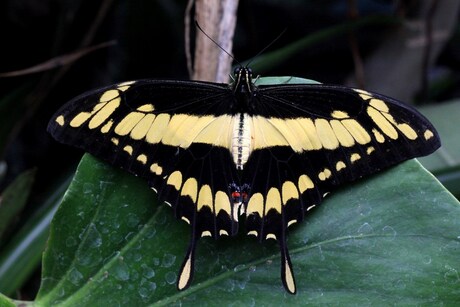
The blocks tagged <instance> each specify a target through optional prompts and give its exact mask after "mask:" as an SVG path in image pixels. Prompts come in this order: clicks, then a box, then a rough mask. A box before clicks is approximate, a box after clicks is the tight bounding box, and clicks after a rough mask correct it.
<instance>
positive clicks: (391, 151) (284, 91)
mask: <svg viewBox="0 0 460 307" xmlns="http://www.w3.org/2000/svg"><path fill="white" fill-rule="evenodd" d="M254 99H255V100H256V101H255V102H254V106H255V108H256V109H255V110H254V115H253V117H252V121H253V122H252V125H251V126H252V127H253V128H252V129H253V138H254V151H253V152H252V154H251V156H250V158H249V160H248V162H247V164H246V165H245V169H244V175H243V179H242V182H243V183H248V184H249V185H250V186H251V191H250V193H249V201H248V203H247V208H246V215H247V219H246V228H247V231H248V234H249V235H254V236H257V237H258V238H259V239H260V240H263V239H275V240H278V241H279V243H280V248H281V255H282V271H281V275H282V279H283V283H284V285H285V287H286V289H287V290H288V291H290V292H292V293H294V292H295V281H294V278H293V274H292V268H291V264H290V259H289V254H288V253H287V249H286V242H285V240H286V228H287V227H288V226H290V225H291V224H294V223H296V222H300V221H302V220H303V219H304V217H305V215H306V214H307V213H308V211H309V210H310V209H312V208H313V207H315V206H317V205H319V204H320V203H321V201H322V199H323V197H324V196H325V195H326V194H327V193H329V192H330V191H332V190H333V189H335V188H336V187H337V186H340V185H342V184H344V183H347V182H351V181H354V180H356V179H358V178H361V177H364V176H367V175H370V174H373V173H375V172H377V171H379V170H382V169H385V168H388V167H390V166H392V165H394V164H397V163H399V162H402V161H404V160H407V159H411V158H414V157H418V156H423V155H427V154H429V153H431V152H433V151H434V150H436V149H437V148H438V147H439V146H440V141H439V136H438V134H437V132H436V130H435V129H434V127H433V126H432V125H431V124H430V123H429V122H428V120H426V119H425V117H423V116H422V115H421V114H420V113H419V112H417V111H416V110H415V109H414V108H412V107H410V106H407V105H405V104H402V103H400V102H398V101H396V100H394V99H391V98H389V97H385V96H383V95H378V94H374V93H369V92H366V91H363V90H354V89H350V88H346V87H339V86H328V85H295V86H292V85H285V86H267V87H262V86H261V87H259V88H258V89H257V92H256V94H255V95H254Z"/></svg>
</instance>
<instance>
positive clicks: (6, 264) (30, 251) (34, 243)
mask: <svg viewBox="0 0 460 307" xmlns="http://www.w3.org/2000/svg"><path fill="white" fill-rule="evenodd" d="M70 179H72V178H69V179H68V180H60V181H59V182H60V185H59V186H56V187H54V189H52V192H49V191H46V190H45V191H41V192H42V193H43V194H44V195H46V197H45V198H43V199H40V198H38V199H36V202H34V204H35V205H36V206H37V207H39V208H40V209H39V210H38V211H37V212H36V213H35V214H33V215H32V216H31V217H30V218H29V219H28V220H27V222H26V223H25V224H24V226H22V228H21V229H20V230H19V231H17V232H15V235H14V236H13V237H12V238H11V239H10V240H9V241H8V244H7V245H6V246H4V247H2V250H1V251H0V292H2V293H3V294H6V295H12V294H14V293H15V291H17V289H19V288H20V287H21V286H22V285H23V284H24V283H25V282H26V281H27V279H28V278H29V277H30V275H31V274H32V273H33V272H35V271H36V270H37V268H38V267H39V265H40V262H41V258H42V253H43V250H44V249H45V244H46V241H47V239H48V233H49V227H50V222H51V219H52V218H53V216H54V213H55V212H56V210H57V208H58V206H59V204H60V203H61V199H62V196H63V195H64V192H65V191H66V190H67V188H68V186H69V183H70ZM0 306H2V305H1V304H0Z"/></svg>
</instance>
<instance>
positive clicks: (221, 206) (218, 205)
mask: <svg viewBox="0 0 460 307" xmlns="http://www.w3.org/2000/svg"><path fill="white" fill-rule="evenodd" d="M214 206H215V210H216V211H215V215H217V214H219V212H220V211H221V210H223V211H224V212H225V213H227V214H228V215H229V216H232V209H231V207H230V199H229V198H228V195H227V194H226V193H224V192H222V191H217V192H216V197H215V198H214Z"/></svg>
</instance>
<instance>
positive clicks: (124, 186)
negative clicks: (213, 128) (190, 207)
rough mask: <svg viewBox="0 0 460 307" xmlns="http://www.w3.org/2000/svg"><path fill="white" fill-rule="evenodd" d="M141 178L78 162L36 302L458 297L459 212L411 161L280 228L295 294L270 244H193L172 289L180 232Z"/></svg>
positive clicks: (184, 231) (182, 244)
mask: <svg viewBox="0 0 460 307" xmlns="http://www.w3.org/2000/svg"><path fill="white" fill-rule="evenodd" d="M173 215H174V214H173V212H172V210H171V209H170V208H169V207H167V206H166V205H164V204H157V203H156V198H155V194H154V193H153V192H151V191H150V190H149V189H148V188H147V185H146V183H145V182H144V181H143V180H140V179H139V178H136V177H134V176H131V175H128V174H126V173H125V172H123V171H121V170H117V169H113V168H112V167H110V166H108V165H106V164H105V163H102V162H99V161H98V160H96V159H94V158H92V157H91V156H89V155H86V156H85V157H84V158H83V160H82V162H81V164H80V166H79V167H78V170H77V173H76V176H75V178H74V180H73V182H72V184H71V186H70V188H69V190H68V191H67V193H66V195H65V197H64V200H63V202H62V204H61V207H60V208H59V210H58V211H57V213H56V216H55V218H54V221H53V222H52V226H51V234H50V238H49V241H48V247H47V249H46V252H45V255H44V260H43V281H42V286H41V289H40V292H39V294H38V296H37V299H36V301H35V304H36V305H38V306H49V305H52V304H56V303H60V306H95V305H101V304H105V305H111V306H112V305H123V304H124V305H126V304H128V305H131V306H133V305H145V304H154V303H156V304H159V305H161V304H170V303H174V302H176V303H178V304H179V302H180V303H182V304H185V305H187V304H190V305H191V304H194V303H209V304H212V303H213V302H214V303H215V302H216V301H219V303H221V304H227V303H243V304H245V305H246V304H254V303H255V304H282V303H292V304H294V303H295V304H298V303H306V302H310V303H340V304H347V303H349V304H394V303H399V304H421V303H433V304H436V305H441V304H445V305H452V304H454V303H455V302H458V300H459V298H460V276H459V271H460V262H459V261H458V258H459V256H460V253H459V250H460V206H459V204H458V202H457V201H456V200H455V199H454V198H453V197H452V196H451V195H450V194H449V193H448V192H447V191H446V190H445V189H444V188H443V187H442V186H440V185H439V184H438V182H437V181H436V179H434V178H433V177H432V175H431V174H429V173H428V172H426V171H425V170H424V169H423V168H422V167H421V166H420V164H418V163H417V162H416V161H415V160H413V161H409V162H406V163H404V164H402V165H399V166H397V167H395V168H393V169H391V170H389V171H387V172H383V173H382V174H380V175H378V176H373V177H371V178H369V179H367V180H362V181H360V182H359V183H356V184H353V185H349V186H346V187H344V188H342V189H341V190H339V191H337V192H336V193H333V194H332V195H331V196H330V197H328V198H327V199H326V200H325V202H324V203H323V204H322V206H320V207H319V208H318V209H317V210H316V211H314V212H313V213H312V214H311V215H310V216H309V217H308V218H307V220H306V221H305V222H304V223H302V224H300V225H297V226H295V227H293V228H292V229H291V231H290V235H289V242H288V243H289V247H290V251H291V257H292V262H293V265H294V270H295V273H296V277H297V284H298V294H297V295H295V296H292V295H289V294H286V292H285V291H284V289H283V288H282V285H281V282H280V280H279V263H278V261H279V256H278V250H277V247H276V245H275V244H274V243H273V242H267V243H264V244H259V243H257V242H256V241H255V240H254V239H251V238H247V237H245V236H243V235H240V236H238V237H236V238H228V239H223V240H220V241H214V240H212V239H208V238H206V239H203V240H201V241H200V245H199V247H198V250H197V259H196V269H197V272H196V274H195V279H194V282H193V284H192V286H191V287H190V288H189V289H188V290H186V291H183V292H178V291H177V290H176V288H175V281H176V278H177V275H176V274H177V271H178V269H179V266H180V264H181V261H182V257H183V255H184V251H185V249H186V246H187V243H188V239H189V226H188V225H186V224H185V223H183V222H180V221H177V220H175V219H174V217H173Z"/></svg>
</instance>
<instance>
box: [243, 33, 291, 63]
mask: <svg viewBox="0 0 460 307" xmlns="http://www.w3.org/2000/svg"><path fill="white" fill-rule="evenodd" d="M286 30H287V28H284V30H283V31H281V33H280V34H278V36H277V37H275V39H274V40H272V41H271V42H270V43H269V44H268V45H267V46H265V47H264V48H262V50H260V51H259V52H258V53H257V54H256V55H255V56H253V57H252V58H251V59H250V60H249V62H248V63H247V64H246V67H248V66H249V64H251V62H252V61H253V60H254V59H255V58H257V57H258V56H259V55H261V54H262V53H264V51H265V50H267V49H268V48H270V47H271V46H272V45H273V44H274V43H275V42H276V41H277V40H278V39H279V38H280V37H281V36H282V35H283V34H284V33H285V32H286ZM240 65H241V64H240Z"/></svg>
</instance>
